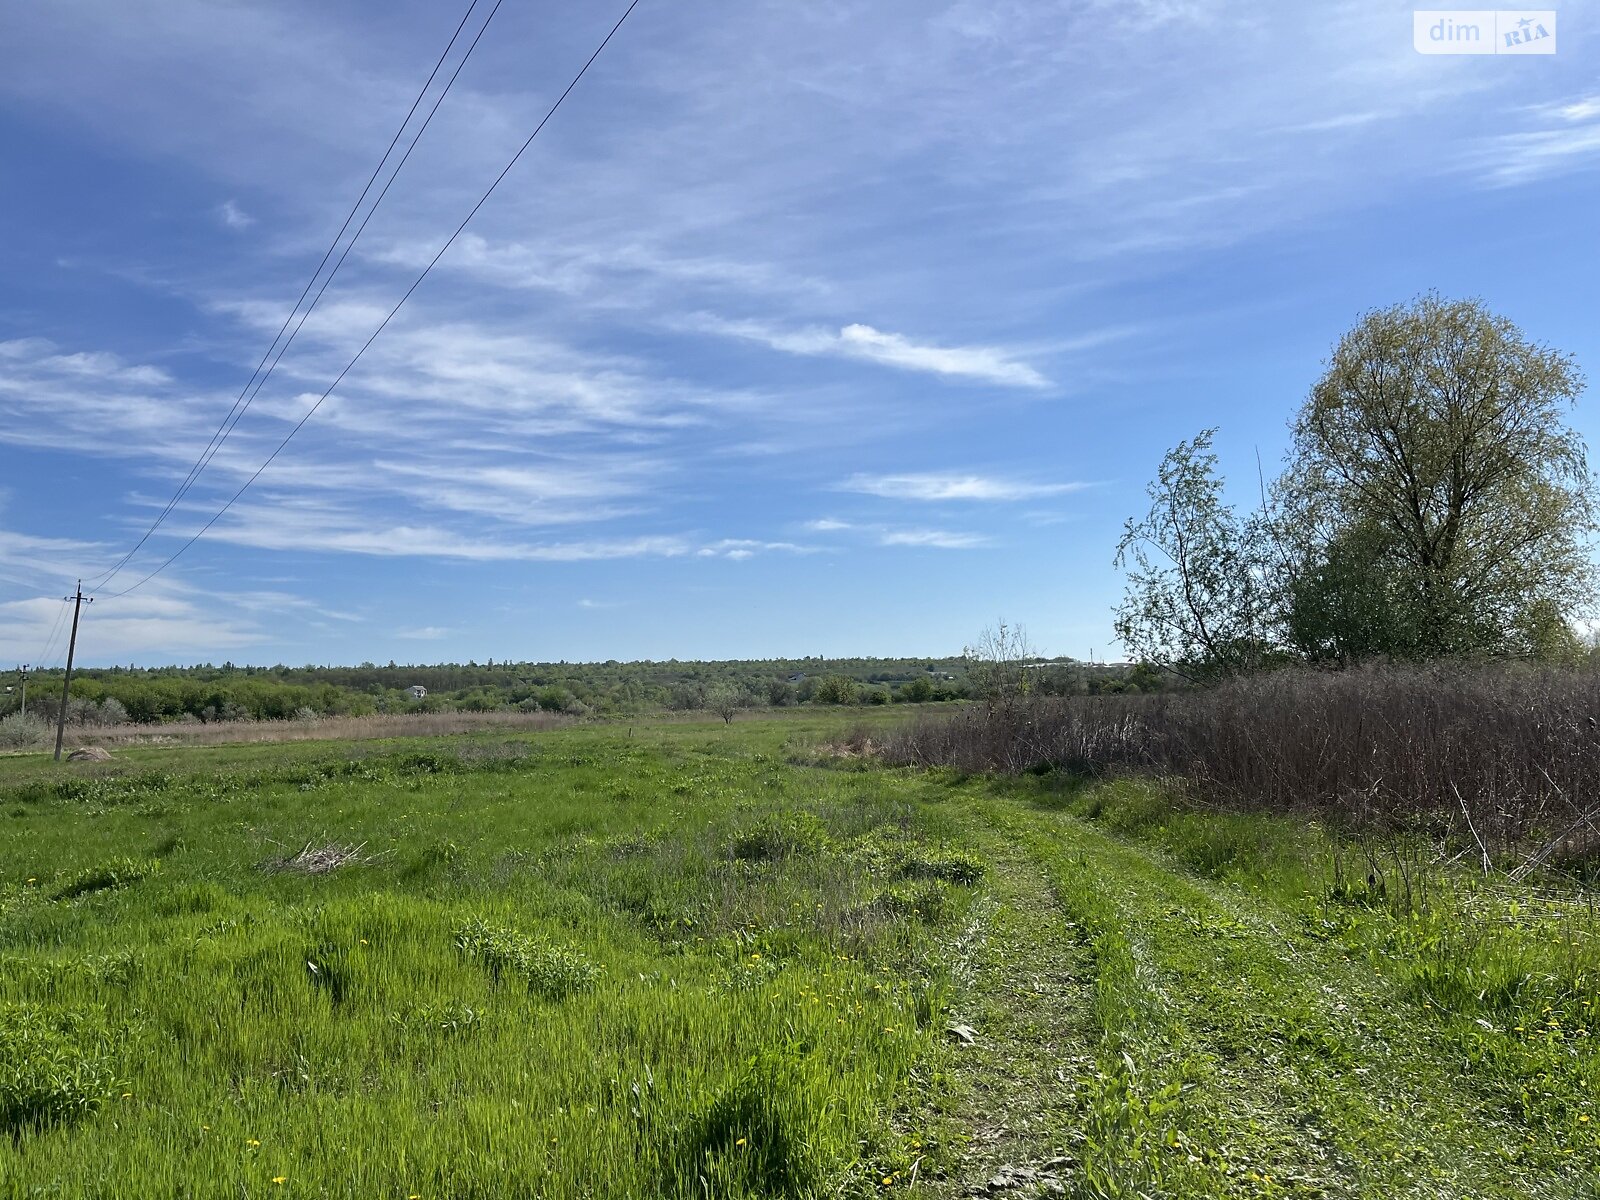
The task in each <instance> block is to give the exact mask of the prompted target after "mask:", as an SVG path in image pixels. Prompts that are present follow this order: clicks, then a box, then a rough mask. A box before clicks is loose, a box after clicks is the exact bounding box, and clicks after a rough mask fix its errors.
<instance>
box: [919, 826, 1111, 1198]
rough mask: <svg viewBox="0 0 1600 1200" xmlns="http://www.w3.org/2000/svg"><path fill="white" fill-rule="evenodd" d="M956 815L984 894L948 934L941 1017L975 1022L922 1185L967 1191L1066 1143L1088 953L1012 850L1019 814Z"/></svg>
mask: <svg viewBox="0 0 1600 1200" xmlns="http://www.w3.org/2000/svg"><path fill="white" fill-rule="evenodd" d="M995 817H996V823H995V824H993V825H990V824H979V823H971V822H964V824H966V825H967V830H966V833H965V840H966V841H967V842H968V843H969V844H971V845H973V846H975V847H976V848H977V849H978V850H979V852H980V853H981V854H982V855H983V856H984V858H985V859H986V861H987V863H988V866H989V874H988V879H987V881H986V884H985V894H984V896H983V898H982V899H981V900H979V901H978V903H977V904H975V905H974V908H973V912H972V914H971V919H970V921H969V923H968V925H967V927H966V929H965V930H964V931H963V933H962V935H961V936H960V937H959V938H958V939H957V942H956V947H955V962H954V964H953V973H954V976H955V982H956V999H955V1007H954V1012H953V1016H954V1017H955V1019H956V1020H957V1021H959V1022H961V1023H964V1024H967V1025H970V1026H971V1027H972V1028H973V1029H974V1030H975V1031H976V1037H975V1040H974V1042H973V1044H971V1045H968V1046H962V1047H960V1048H959V1049H958V1050H957V1052H956V1055H955V1059H954V1067H953V1073H954V1076H955V1079H956V1081H957V1089H956V1090H957V1094H958V1096H959V1099H958V1101H957V1103H956V1106H955V1108H954V1110H953V1112H951V1114H950V1123H951V1124H953V1125H954V1126H955V1127H956V1129H957V1131H958V1132H957V1134H956V1136H957V1137H958V1138H959V1139H960V1141H961V1144H960V1145H958V1146H957V1147H955V1149H956V1150H957V1153H958V1155H959V1166H958V1167H957V1168H956V1169H955V1170H954V1171H953V1172H951V1174H950V1177H948V1178H943V1179H936V1180H927V1181H925V1183H924V1194H930V1195H937V1196H968V1195H972V1194H974V1193H975V1192H978V1191H981V1190H983V1189H984V1187H985V1184H986V1182H987V1181H988V1180H989V1179H991V1178H993V1177H994V1176H995V1175H996V1173H997V1172H998V1171H999V1170H1000V1169H1001V1168H1003V1167H1005V1166H1009V1165H1017V1164H1029V1163H1039V1162H1044V1161H1048V1160H1050V1159H1053V1158H1057V1157H1059V1156H1061V1155H1063V1154H1064V1153H1066V1151H1067V1128H1068V1123H1067V1122H1066V1121H1064V1120H1063V1114H1064V1113H1066V1112H1067V1111H1068V1110H1069V1108H1070V1105H1071V1099H1072V1093H1073V1089H1074V1083H1075V1079H1076V1076H1077V1075H1078V1074H1079V1073H1080V1072H1081V1071H1083V1070H1085V1069H1087V1068H1088V1067H1089V1066H1090V1065H1092V1063H1093V1055H1092V1049H1093V1045H1094V1042H1095V1040H1096V1036H1097V1034H1096V1030H1095V1026H1094V1020H1093V1015H1092V1014H1093V998H1094V970H1093V959H1092V955H1091V954H1090V953H1089V952H1088V949H1087V947H1085V946H1083V945H1082V944H1081V943H1080V942H1079V941H1078V940H1077V939H1076V938H1075V936H1074V931H1073V929H1072V927H1071V925H1070V924H1069V923H1068V921H1067V920H1066V919H1065V917H1064V916H1063V915H1062V914H1061V912H1060V911H1059V910H1058V909H1057V907H1056V905H1055V903H1054V897H1053V894H1052V892H1051V888H1050V884H1049V881H1048V880H1047V879H1046V878H1045V876H1044V874H1043V872H1042V871H1041V869H1040V864H1039V862H1038V860H1037V858H1036V857H1035V856H1034V855H1033V854H1031V853H1028V852H1026V851H1025V850H1024V849H1022V848H1021V845H1020V843H1021V840H1022V839H1024V838H1025V837H1026V836H1027V835H1028V833H1029V829H1028V826H1027V823H1026V821H1025V820H1024V819H1023V817H1022V816H1021V815H1020V814H1016V813H1007V812H999V813H996V814H995Z"/></svg>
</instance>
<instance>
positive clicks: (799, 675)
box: [789, 671, 806, 683]
mask: <svg viewBox="0 0 1600 1200" xmlns="http://www.w3.org/2000/svg"><path fill="white" fill-rule="evenodd" d="M805 677H806V673H805V672H804V671H796V672H795V673H794V674H793V675H791V676H789V682H790V683H800V682H802V681H803V680H804V679H805Z"/></svg>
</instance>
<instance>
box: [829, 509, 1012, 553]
mask: <svg viewBox="0 0 1600 1200" xmlns="http://www.w3.org/2000/svg"><path fill="white" fill-rule="evenodd" d="M805 527H806V528H807V529H810V530H814V531H816V532H818V533H843V532H852V533H856V534H860V535H864V536H865V537H867V538H870V539H871V540H872V542H873V543H874V544H876V545H879V546H923V547H928V548H930V549H935V550H975V549H978V548H979V547H982V546H988V545H990V544H992V543H991V539H990V538H988V537H987V536H985V535H984V534H981V533H970V532H961V531H958V530H951V529H920V528H911V529H907V528H902V527H899V526H894V525H883V524H875V523H858V522H855V521H841V520H838V519H837V518H835V517H822V518H820V519H818V520H815V521H807V522H806V523H805Z"/></svg>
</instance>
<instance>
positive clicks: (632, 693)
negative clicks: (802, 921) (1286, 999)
mask: <svg viewBox="0 0 1600 1200" xmlns="http://www.w3.org/2000/svg"><path fill="white" fill-rule="evenodd" d="M970 665H971V664H970V663H969V660H967V659H965V658H959V657H954V658H846V659H823V658H805V659H766V660H745V661H735V662H681V661H676V660H672V661H668V662H630V663H624V662H617V661H615V660H613V661H609V662H603V663H565V662H562V663H510V662H499V663H497V662H492V661H491V662H485V663H476V662H469V663H465V664H462V663H445V664H440V665H434V666H418V665H400V664H397V663H393V662H391V663H388V664H387V665H383V666H380V665H377V664H375V663H362V664H361V665H359V666H353V667H333V666H328V667H319V666H304V667H289V666H281V665H280V666H273V667H255V666H236V665H234V664H232V663H223V664H222V665H220V666H214V665H212V664H209V663H208V664H205V665H203V666H195V667H161V668H138V667H110V668H92V669H88V670H83V671H79V672H75V673H74V676H73V680H72V702H71V704H70V706H69V709H68V718H69V720H71V721H72V722H73V723H74V724H97V723H105V724H118V723H121V722H123V721H134V722H139V723H153V722H165V721H205V722H210V721H237V720H258V721H282V720H293V719H296V718H305V717H320V716H366V715H369V714H372V713H391V712H448V711H469V712H493V711H502V710H508V709H519V710H521V711H524V712H531V711H544V712H561V713H568V714H571V715H577V716H584V715H588V714H591V713H595V714H610V713H619V714H626V713H635V712H648V711H652V710H660V709H677V710H685V711H687V710H695V709H702V708H709V707H715V706H718V705H719V704H720V703H722V702H725V700H726V698H727V697H728V696H729V695H730V694H731V695H733V696H735V697H736V698H737V702H738V704H739V706H740V707H748V708H754V707H765V706H778V707H782V706H786V705H795V704H920V703H928V702H933V701H949V700H961V699H966V698H967V697H968V694H969V680H968V672H969V667H970ZM1030 674H1031V675H1032V677H1033V678H1034V680H1035V681H1036V682H1035V688H1036V690H1037V691H1038V692H1040V693H1042V694H1046V695H1098V694H1113V693H1121V692H1129V691H1133V692H1150V691H1159V690H1161V689H1162V686H1163V681H1164V676H1163V675H1162V673H1161V672H1160V671H1158V670H1156V669H1154V668H1152V667H1149V666H1134V667H1129V666H1127V665H1125V664H1119V665H1106V664H1099V663H1082V662H1077V661H1075V660H1072V659H1067V658H1058V659H1039V660H1037V661H1036V662H1035V663H1033V664H1032V665H1031V666H1030ZM4 683H5V686H6V688H7V690H6V691H4V692H0V716H6V715H9V714H11V713H14V712H16V711H17V709H18V708H19V707H20V705H21V690H20V687H19V686H18V685H19V683H20V681H19V679H18V678H17V677H16V676H11V677H10V678H8V679H5V681H4ZM60 688H61V673H60V672H59V671H56V672H53V673H50V672H46V673H42V674H35V675H34V676H33V677H32V679H31V680H30V681H29V688H28V711H29V713H30V714H35V715H37V716H39V717H41V718H47V719H52V720H53V719H54V718H55V716H56V711H57V706H58V704H59V701H60ZM412 688H421V689H423V690H424V691H425V693H426V695H425V696H423V697H422V698H420V699H419V698H417V697H415V696H414V695H413V694H412V692H411V689H412Z"/></svg>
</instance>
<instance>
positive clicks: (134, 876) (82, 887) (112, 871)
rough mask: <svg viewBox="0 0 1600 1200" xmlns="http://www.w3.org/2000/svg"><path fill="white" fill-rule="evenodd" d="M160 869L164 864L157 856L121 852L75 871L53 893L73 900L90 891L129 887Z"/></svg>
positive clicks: (57, 897) (60, 898) (59, 898)
mask: <svg viewBox="0 0 1600 1200" xmlns="http://www.w3.org/2000/svg"><path fill="white" fill-rule="evenodd" d="M160 869H161V864H160V863H159V862H157V861H156V860H154V859H151V860H149V861H145V862H141V861H138V860H136V859H132V858H126V857H120V856H119V857H117V858H113V859H109V860H107V861H106V862H103V863H97V864H96V865H94V866H92V867H85V868H83V869H82V870H81V871H75V872H73V873H72V874H71V875H69V876H67V877H66V878H65V879H63V880H62V881H61V882H60V883H58V884H57V885H56V887H55V890H54V892H53V893H52V895H53V896H54V897H55V898H56V899H57V900H71V899H74V898H75V897H78V896H84V895H87V894H89V893H90V892H103V891H109V890H111V889H114V888H125V887H128V886H130V885H131V884H135V883H138V882H139V881H140V880H141V879H148V878H149V877H150V876H152V875H154V874H155V873H156V872H157V871H159V870H160Z"/></svg>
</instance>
